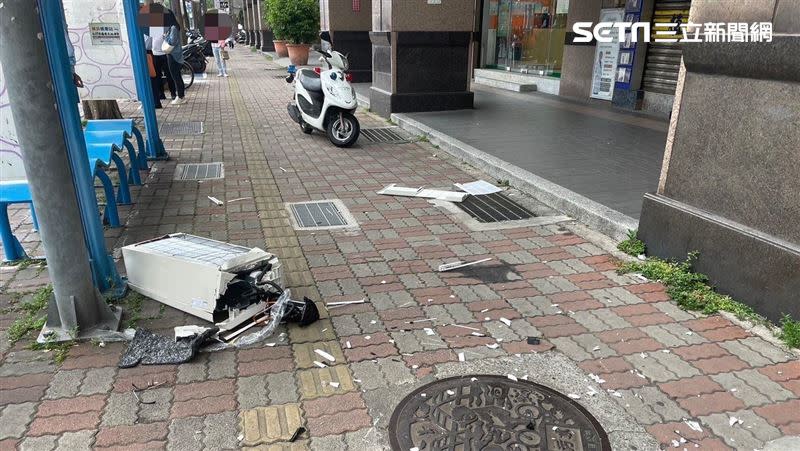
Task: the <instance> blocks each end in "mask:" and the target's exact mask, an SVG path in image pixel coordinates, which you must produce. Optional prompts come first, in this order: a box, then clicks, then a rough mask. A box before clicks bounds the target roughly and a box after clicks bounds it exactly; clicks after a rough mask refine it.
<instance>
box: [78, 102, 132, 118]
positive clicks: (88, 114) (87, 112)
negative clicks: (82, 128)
mask: <svg viewBox="0 0 800 451" xmlns="http://www.w3.org/2000/svg"><path fill="white" fill-rule="evenodd" d="M81 104H82V105H83V116H84V119H86V120H90V119H122V112H120V110H119V105H118V104H117V101H116V100H83V101H82V102H81Z"/></svg>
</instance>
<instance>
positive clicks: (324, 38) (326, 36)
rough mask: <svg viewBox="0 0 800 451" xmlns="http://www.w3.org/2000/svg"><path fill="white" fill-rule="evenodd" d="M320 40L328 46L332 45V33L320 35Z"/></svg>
mask: <svg viewBox="0 0 800 451" xmlns="http://www.w3.org/2000/svg"><path fill="white" fill-rule="evenodd" d="M319 38H320V40H322V41H325V42H327V43H328V44H332V42H331V33H330V31H323V32H321V33H320V34H319Z"/></svg>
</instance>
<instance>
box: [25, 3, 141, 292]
mask: <svg viewBox="0 0 800 451" xmlns="http://www.w3.org/2000/svg"><path fill="white" fill-rule="evenodd" d="M37 3H38V5H39V20H41V22H42V30H44V42H45V47H46V48H47V60H48V63H49V66H50V75H51V77H52V78H53V85H54V87H55V95H56V102H57V106H58V111H59V117H60V118H61V127H62V128H63V129H64V140H65V142H66V143H67V157H68V158H69V165H70V169H71V170H72V183H73V184H74V185H75V192H76V193H77V195H78V205H79V209H80V214H81V221H82V222H83V231H84V239H85V240H86V245H87V247H88V249H89V257H90V258H91V260H92V261H91V266H92V275H93V276H94V283H95V286H97V288H98V289H99V290H100V291H101V292H106V291H108V290H111V289H113V290H114V291H115V293H117V294H122V293H124V291H125V282H124V281H123V280H122V278H121V277H120V276H119V274H118V273H117V268H116V266H114V261H113V260H112V259H111V256H110V255H109V254H108V252H107V250H106V242H105V237H104V235H103V226H102V224H101V223H100V213H99V210H98V208H97V195H96V194H95V192H94V179H93V177H92V174H91V172H90V171H89V163H88V157H87V154H86V142H85V141H84V139H83V129H82V127H81V117H80V114H79V113H78V101H79V97H78V89H77V88H76V87H75V84H74V82H73V80H72V70H71V67H72V66H71V65H70V63H69V55H68V53H67V43H66V40H65V30H64V12H63V11H64V8H63V6H62V4H61V0H52V1H51V0H44V1H41V0H40V1H39V2H37ZM42 89H46V87H45V86H42ZM57 150H58V149H54V151H57ZM46 245H47V244H46V243H45V246H46ZM118 290H119V291H118Z"/></svg>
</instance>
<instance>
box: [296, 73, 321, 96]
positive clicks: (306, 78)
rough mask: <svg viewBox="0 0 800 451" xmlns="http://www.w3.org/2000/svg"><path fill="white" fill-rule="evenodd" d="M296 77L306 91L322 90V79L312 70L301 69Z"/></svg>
mask: <svg viewBox="0 0 800 451" xmlns="http://www.w3.org/2000/svg"><path fill="white" fill-rule="evenodd" d="M298 79H299V81H300V84H301V85H303V87H304V88H306V89H307V90H308V91H322V80H321V79H320V78H319V74H318V73H316V72H314V71H313V70H301V71H300V73H299V76H298Z"/></svg>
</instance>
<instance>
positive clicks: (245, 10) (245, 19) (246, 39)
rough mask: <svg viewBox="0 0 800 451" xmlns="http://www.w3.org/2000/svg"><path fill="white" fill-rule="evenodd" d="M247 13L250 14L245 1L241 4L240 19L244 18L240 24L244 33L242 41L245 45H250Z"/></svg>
mask: <svg viewBox="0 0 800 451" xmlns="http://www.w3.org/2000/svg"><path fill="white" fill-rule="evenodd" d="M249 14H250V9H249V8H248V6H247V2H246V1H245V2H244V3H243V4H242V19H244V23H243V24H242V26H244V35H245V41H244V43H245V44H246V45H250V16H249Z"/></svg>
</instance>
